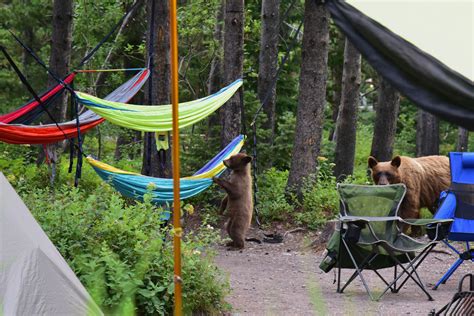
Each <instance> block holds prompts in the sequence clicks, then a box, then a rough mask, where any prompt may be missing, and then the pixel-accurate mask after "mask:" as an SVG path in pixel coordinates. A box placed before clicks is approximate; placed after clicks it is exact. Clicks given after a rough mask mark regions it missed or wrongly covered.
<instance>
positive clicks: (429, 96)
mask: <svg viewBox="0 0 474 316" xmlns="http://www.w3.org/2000/svg"><path fill="white" fill-rule="evenodd" d="M327 6H328V9H329V11H330V13H331V16H332V18H333V20H334V22H335V23H336V25H337V26H338V27H339V28H340V29H341V30H342V32H343V33H344V34H345V35H346V36H347V38H348V39H349V40H350V41H351V43H352V44H353V45H354V46H355V47H356V48H357V49H358V50H359V52H360V53H361V54H362V55H363V56H364V57H365V59H366V60H367V61H368V62H369V63H370V64H371V65H372V67H373V68H374V69H375V70H377V72H378V73H379V74H380V75H382V76H383V77H384V78H385V79H386V80H387V81H388V82H390V84H391V85H393V86H394V87H395V88H396V89H397V90H399V91H400V92H401V93H402V94H403V95H405V96H406V97H407V98H409V99H410V100H411V101H413V102H414V103H415V104H416V105H417V106H419V107H420V108H422V109H423V110H425V111H427V112H430V113H432V114H434V115H436V116H438V117H440V118H442V119H444V120H447V121H449V122H451V123H454V124H457V125H459V126H462V127H464V128H466V129H469V130H474V84H473V82H472V81H471V80H469V79H467V78H466V77H464V76H462V75H461V74H459V73H457V72H455V71H454V70H452V69H450V68H448V67H447V66H445V65H444V64H442V63H441V62H440V61H438V60H437V59H435V58H434V57H432V56H431V55H429V54H427V53H425V52H423V51H422V50H420V49H419V48H417V47H416V46H414V45H413V44H411V43H410V42H408V41H406V40H405V39H403V38H401V37H400V36H398V35H397V34H395V33H393V32H392V31H390V30H388V29H387V28H385V27H384V26H383V25H381V24H379V23H378V22H376V21H374V20H372V19H371V18H369V17H368V16H366V15H364V14H363V13H362V12H360V11H358V10H357V9H355V8H354V7H352V6H351V5H349V4H347V3H346V2H345V1H341V0H329V1H328V2H327ZM440 44H441V43H440Z"/></svg>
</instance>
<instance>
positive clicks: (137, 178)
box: [87, 135, 244, 204]
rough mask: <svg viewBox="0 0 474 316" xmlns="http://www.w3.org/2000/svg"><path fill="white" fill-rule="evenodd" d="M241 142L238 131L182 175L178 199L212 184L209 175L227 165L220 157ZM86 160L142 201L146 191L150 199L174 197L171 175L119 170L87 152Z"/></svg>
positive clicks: (161, 200) (121, 189) (117, 187)
mask: <svg viewBox="0 0 474 316" xmlns="http://www.w3.org/2000/svg"><path fill="white" fill-rule="evenodd" d="M243 145H244V136H243V135H239V136H237V137H236V138H235V139H234V140H232V142H230V143H229V144H228V145H227V146H226V147H225V148H224V149H223V150H222V151H221V152H220V153H219V154H217V155H216V156H215V157H214V158H212V159H211V160H210V161H209V162H208V163H207V164H205V165H204V166H203V167H202V168H201V169H199V170H198V171H197V172H196V173H195V174H194V175H192V176H190V177H185V178H181V179H180V197H181V199H182V200H183V199H187V198H190V197H192V196H195V195H197V194H199V193H201V192H202V191H204V190H206V189H207V188H208V187H209V186H210V185H211V184H212V177H217V176H219V175H221V174H222V172H224V170H225V169H226V167H225V166H224V163H223V161H224V160H225V159H227V158H229V157H230V156H232V155H235V154H237V153H238V152H239V151H240V149H241V148H242V146H243ZM87 161H88V162H89V164H90V165H91V166H92V167H93V168H94V170H95V171H96V172H97V174H98V175H99V176H100V177H101V178H102V179H103V180H104V181H106V182H107V183H109V184H110V185H111V186H112V187H114V188H115V190H117V191H118V192H120V193H121V194H122V195H124V196H126V197H129V198H133V199H137V200H141V201H142V200H143V195H144V194H145V193H147V192H149V193H150V194H151V195H152V202H153V203H156V204H161V203H165V202H171V201H173V179H165V178H154V177H148V176H143V175H141V174H138V173H134V172H129V171H124V170H120V169H117V168H114V167H112V166H110V165H108V164H105V163H103V162H100V161H98V160H95V159H94V158H92V157H90V156H89V157H87Z"/></svg>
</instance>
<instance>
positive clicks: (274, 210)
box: [257, 168, 293, 223]
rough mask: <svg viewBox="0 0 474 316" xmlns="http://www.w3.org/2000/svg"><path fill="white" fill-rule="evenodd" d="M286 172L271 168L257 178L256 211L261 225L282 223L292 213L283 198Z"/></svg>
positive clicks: (289, 205) (291, 208)
mask: <svg viewBox="0 0 474 316" xmlns="http://www.w3.org/2000/svg"><path fill="white" fill-rule="evenodd" d="M287 180H288V171H278V170H276V169H275V168H271V169H268V170H266V171H265V172H263V173H262V174H261V175H260V176H259V177H258V181H257V182H258V183H257V184H258V194H257V199H258V206H257V208H258V210H259V215H260V217H261V219H260V220H261V221H262V222H263V223H271V222H273V221H283V220H284V219H286V218H288V216H290V215H291V214H292V213H293V206H292V205H291V204H290V203H288V201H287V199H286V197H285V187H286V182H287Z"/></svg>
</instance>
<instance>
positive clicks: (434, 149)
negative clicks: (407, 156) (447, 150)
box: [416, 110, 439, 157]
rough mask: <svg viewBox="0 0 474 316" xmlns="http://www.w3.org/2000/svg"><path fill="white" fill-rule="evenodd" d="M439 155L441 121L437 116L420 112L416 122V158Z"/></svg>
mask: <svg viewBox="0 0 474 316" xmlns="http://www.w3.org/2000/svg"><path fill="white" fill-rule="evenodd" d="M438 154H439V120H438V118H437V117H436V116H434V115H432V114H430V113H428V112H425V111H423V110H418V115H417V122H416V156H417V157H421V156H429V155H438Z"/></svg>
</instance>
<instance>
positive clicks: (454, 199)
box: [433, 152, 474, 290]
mask: <svg viewBox="0 0 474 316" xmlns="http://www.w3.org/2000/svg"><path fill="white" fill-rule="evenodd" d="M449 161H450V166H451V187H450V188H449V190H448V191H445V192H442V193H441V196H440V200H441V205H440V207H439V209H438V211H437V212H436V214H435V216H434V218H436V219H446V218H450V219H453V224H452V226H451V228H450V230H449V234H448V235H447V238H446V239H445V240H443V242H444V243H445V244H446V246H448V247H449V248H450V249H451V250H452V251H454V252H455V253H456V254H457V255H458V256H459V258H458V259H457V260H456V262H454V264H453V265H452V266H451V267H450V268H449V269H448V271H447V272H446V273H445V274H444V275H443V277H442V278H441V279H440V280H439V281H438V283H436V285H435V286H434V288H433V289H434V290H436V289H437V288H438V286H440V284H444V283H446V281H447V280H448V279H449V278H450V277H451V275H453V273H454V272H455V271H456V270H457V268H459V266H460V265H461V264H462V263H464V262H465V261H471V262H474V248H471V246H470V244H469V242H472V241H474V153H459V152H452V153H450V154H449ZM450 241H451V242H452V241H458V242H463V243H464V244H465V251H459V250H458V249H456V248H455V247H454V245H453V244H452V243H451V242H450Z"/></svg>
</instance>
